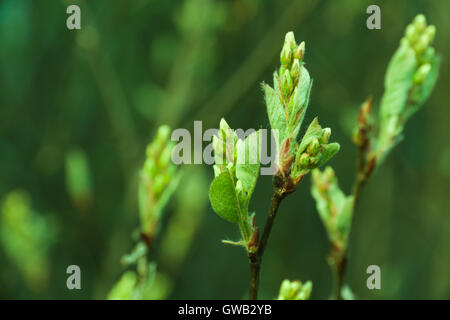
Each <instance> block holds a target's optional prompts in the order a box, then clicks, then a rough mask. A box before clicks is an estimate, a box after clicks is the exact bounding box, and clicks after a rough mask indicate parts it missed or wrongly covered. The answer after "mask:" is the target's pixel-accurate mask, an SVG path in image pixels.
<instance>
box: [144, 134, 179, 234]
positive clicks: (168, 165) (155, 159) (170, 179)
mask: <svg viewBox="0 0 450 320" xmlns="http://www.w3.org/2000/svg"><path fill="white" fill-rule="evenodd" d="M173 147H174V145H173V143H172V142H171V141H170V128H169V127H168V126H161V127H159V129H158V132H157V134H156V138H155V139H154V140H153V141H152V142H151V143H150V144H149V145H148V146H147V149H146V159H145V162H144V166H143V168H142V170H141V173H140V184H139V211H140V217H141V227H142V232H143V233H144V234H146V235H148V236H151V235H153V232H154V229H155V227H156V224H157V222H158V220H159V218H160V215H161V212H162V209H163V207H164V205H165V204H166V202H167V201H168V198H169V197H170V195H171V193H172V192H173V190H174V189H175V187H176V184H177V182H178V179H177V172H176V167H175V166H174V164H173V163H172V161H171V156H172V150H173Z"/></svg>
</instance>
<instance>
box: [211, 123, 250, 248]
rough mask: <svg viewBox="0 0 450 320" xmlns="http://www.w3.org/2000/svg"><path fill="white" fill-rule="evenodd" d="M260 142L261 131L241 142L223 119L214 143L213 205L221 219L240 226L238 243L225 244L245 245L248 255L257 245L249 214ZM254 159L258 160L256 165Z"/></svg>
mask: <svg viewBox="0 0 450 320" xmlns="http://www.w3.org/2000/svg"><path fill="white" fill-rule="evenodd" d="M258 139H259V133H258V132H253V133H252V134H250V135H249V136H247V137H246V138H245V140H240V139H238V136H237V134H236V132H235V131H234V130H232V129H231V128H230V126H229V125H228V124H227V122H226V121H225V119H222V120H221V121H220V126H219V132H218V133H217V135H216V136H214V137H213V141H212V145H213V150H214V159H215V163H216V164H215V165H214V175H215V179H214V180H213V182H212V184H211V187H210V191H209V197H210V201H211V205H212V207H213V209H214V211H215V212H216V213H217V214H218V215H219V216H220V217H222V218H223V219H225V220H228V221H230V222H232V223H236V224H238V226H239V229H240V231H241V236H242V239H241V240H239V241H238V242H234V241H228V240H225V241H223V242H224V243H227V244H233V245H240V246H243V247H245V248H246V249H247V251H249V252H253V251H255V250H256V249H257V245H258V229H257V228H256V226H255V214H250V213H249V212H248V206H249V202H250V198H251V195H252V192H253V189H254V187H255V184H256V181H257V177H258V175H259V157H258V155H259V144H258V141H257V140H258ZM246 155H248V159H247V157H246ZM242 157H243V159H242ZM251 158H255V160H258V161H255V162H254V163H253V162H252V161H251Z"/></svg>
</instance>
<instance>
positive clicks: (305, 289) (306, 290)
mask: <svg viewBox="0 0 450 320" xmlns="http://www.w3.org/2000/svg"><path fill="white" fill-rule="evenodd" d="M311 291H312V282H311V281H307V282H306V283H305V284H304V285H303V286H302V288H301V291H300V293H299V294H298V295H297V298H298V300H308V299H309V297H310V296H311Z"/></svg>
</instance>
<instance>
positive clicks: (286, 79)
mask: <svg viewBox="0 0 450 320" xmlns="http://www.w3.org/2000/svg"><path fill="white" fill-rule="evenodd" d="M292 86H293V83H292V79H291V74H290V72H289V70H286V71H285V73H284V75H283V78H282V79H281V89H282V90H283V94H284V96H285V97H289V95H290V93H291V91H292Z"/></svg>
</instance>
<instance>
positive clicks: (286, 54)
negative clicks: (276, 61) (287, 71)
mask: <svg viewBox="0 0 450 320" xmlns="http://www.w3.org/2000/svg"><path fill="white" fill-rule="evenodd" d="M291 59H292V51H291V48H290V45H289V44H288V43H284V45H283V49H281V53H280V62H281V64H282V65H285V66H289V65H290V64H291Z"/></svg>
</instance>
